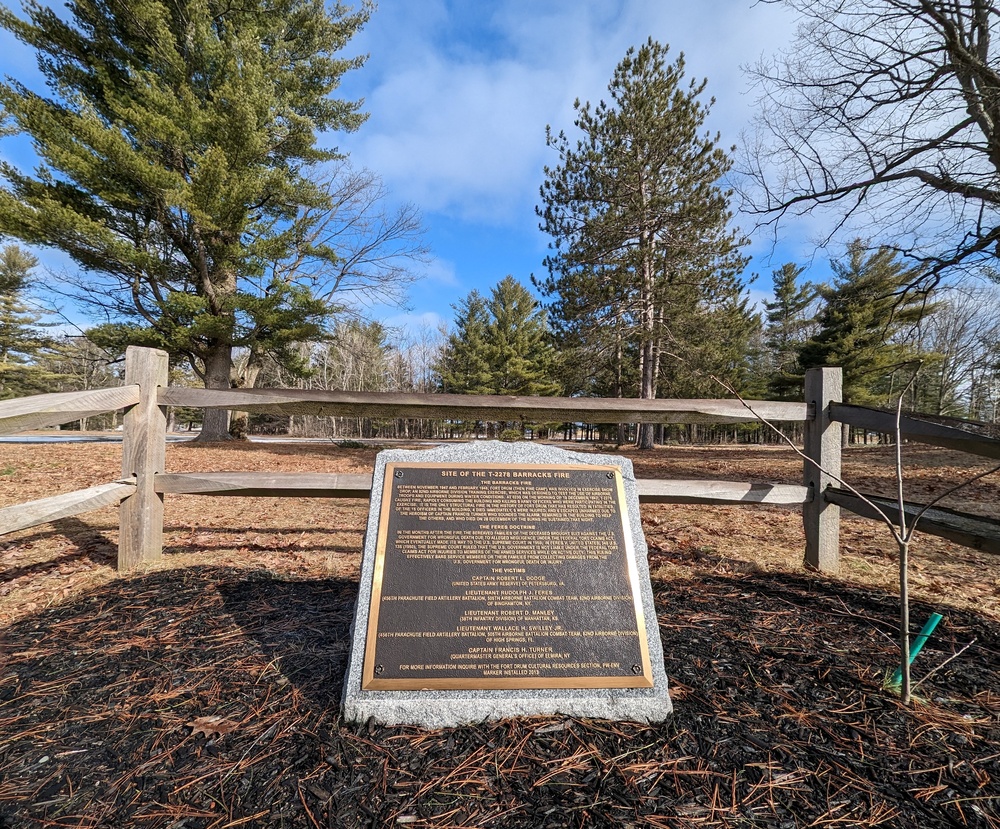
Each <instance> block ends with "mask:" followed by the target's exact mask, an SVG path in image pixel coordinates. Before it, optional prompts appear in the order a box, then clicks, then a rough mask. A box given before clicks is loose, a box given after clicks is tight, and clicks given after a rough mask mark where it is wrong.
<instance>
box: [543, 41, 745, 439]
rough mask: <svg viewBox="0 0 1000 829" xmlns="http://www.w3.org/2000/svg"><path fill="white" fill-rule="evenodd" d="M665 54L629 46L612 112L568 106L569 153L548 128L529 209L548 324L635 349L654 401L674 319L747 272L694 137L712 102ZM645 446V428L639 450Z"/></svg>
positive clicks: (703, 139) (674, 342) (722, 158)
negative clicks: (544, 245)
mask: <svg viewBox="0 0 1000 829" xmlns="http://www.w3.org/2000/svg"><path fill="white" fill-rule="evenodd" d="M666 56H667V47H665V46H662V45H660V44H659V43H657V42H656V41H654V40H653V39H650V40H649V41H648V42H647V43H646V44H645V45H643V46H642V47H640V48H639V49H630V50H629V51H628V52H627V53H626V55H625V58H624V59H623V60H622V62H621V63H620V64H619V65H618V67H617V68H616V69H615V72H614V75H613V77H612V79H611V83H610V85H609V87H608V92H609V95H610V101H611V103H610V104H608V103H605V102H604V101H601V102H600V103H599V104H598V105H597V106H596V107H593V108H592V107H591V106H590V104H589V103H587V104H581V103H580V102H579V101H577V102H576V104H575V105H574V106H575V109H576V112H577V118H576V120H575V122H574V123H575V125H576V127H577V129H578V130H579V131H580V132H581V133H582V136H583V137H582V138H581V139H580V140H578V141H577V142H576V144H575V145H573V144H571V143H570V141H569V139H568V138H567V137H566V135H565V134H564V133H561V132H560V133H559V134H558V135H553V134H552V131H551V130H547V144H548V146H550V147H552V148H553V149H555V150H556V152H557V153H558V155H559V164H558V166H556V167H554V168H549V167H546V168H545V182H544V183H543V185H542V188H541V200H542V205H541V206H540V207H538V208H537V213H538V215H539V217H540V218H541V220H542V221H541V225H540V227H541V229H542V230H544V231H545V232H546V233H548V234H549V235H550V236H551V237H552V243H551V245H550V247H551V249H552V251H553V252H552V254H551V255H550V256H549V257H548V258H547V259H546V265H547V267H548V270H549V276H548V278H547V279H545V280H543V281H540V282H538V285H539V287H540V288H541V289H542V291H543V292H544V293H545V294H546V295H547V296H550V297H556V300H555V301H554V302H553V304H552V306H551V310H552V313H553V317H554V318H556V319H558V322H557V323H556V325H557V327H558V328H559V329H560V330H562V331H571V332H573V333H575V334H576V335H577V336H578V337H579V338H580V339H581V341H587V340H590V341H593V340H594V339H595V338H596V340H597V342H596V343H595V346H594V349H595V350H596V351H600V352H602V353H604V354H614V355H616V356H618V355H621V357H622V358H624V355H625V354H627V353H629V352H630V351H632V352H634V354H635V355H636V356H637V358H638V395H639V396H640V397H642V398H653V397H655V396H656V394H657V388H658V386H659V384H660V383H659V380H660V378H659V374H660V367H661V357H662V355H663V353H664V352H665V351H666V350H667V349H668V348H669V349H673V350H680V351H682V350H683V349H684V343H683V341H682V340H681V338H680V337H679V336H678V329H679V328H680V327H681V326H680V325H679V321H680V320H681V319H683V318H685V317H687V316H689V315H691V314H696V313H698V312H699V311H701V310H705V309H707V308H712V307H716V306H718V305H719V304H724V303H725V302H727V301H729V300H730V299H731V298H732V297H734V296H735V295H738V294H739V292H740V290H741V288H742V286H741V285H740V283H739V281H738V279H737V274H738V273H739V272H740V271H741V270H742V268H743V266H744V264H745V260H744V259H743V257H741V256H740V255H739V248H740V246H741V244H742V243H743V240H741V239H740V238H738V237H737V235H736V234H734V233H733V232H732V231H730V230H729V228H728V225H729V220H730V213H729V210H728V198H729V194H728V193H727V192H725V191H723V190H722V189H720V188H719V186H718V181H719V180H720V178H721V177H722V176H723V175H724V174H725V173H726V172H727V170H728V169H729V167H730V161H729V158H728V156H727V155H726V153H725V152H724V151H723V150H721V149H719V148H718V147H717V146H716V142H717V141H718V135H716V136H715V137H714V138H713V137H711V136H708V135H701V134H699V131H700V130H701V128H702V126H703V124H704V121H705V118H706V116H707V115H708V109H709V106H710V105H711V103H709V105H707V106H706V105H703V104H702V103H700V102H699V96H700V95H701V94H702V92H703V91H704V89H705V82H704V81H703V82H701V83H692V84H690V85H689V86H688V87H687V88H686V89H685V88H683V87H682V81H683V78H684V58H683V55H682V56H680V57H679V58H678V59H677V60H676V61H675V62H674V63H673V64H670V65H668V64H667V62H666ZM616 339H617V341H616ZM623 341H624V342H623ZM625 343H628V344H629V345H631V346H632V348H631V349H630V348H627V347H623V346H624V344H625ZM612 373H613V374H615V375H617V376H619V377H620V376H623V375H624V371H623V370H622V367H621V366H618V367H616V368H614V369H613V371H612ZM652 438H653V431H652V428H651V425H650V424H646V425H645V426H644V427H643V428H641V429H640V445H641V446H643V447H651V446H652Z"/></svg>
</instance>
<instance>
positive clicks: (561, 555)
mask: <svg viewBox="0 0 1000 829" xmlns="http://www.w3.org/2000/svg"><path fill="white" fill-rule="evenodd" d="M626 520H627V510H626V508H625V492H624V488H623V486H622V478H621V472H620V470H619V469H618V467H616V466H590V465H585V464H579V465H576V464H568V465H553V466H542V465H528V464H489V465H488V464H482V465H471V466H470V465H458V464H424V463H390V464H387V465H386V471H385V485H384V490H383V493H382V511H381V515H380V517H379V524H378V541H377V548H376V557H375V574H374V582H373V585H372V597H371V607H370V610H369V620H368V639H367V642H366V647H365V659H364V669H363V672H362V676H363V681H362V688H363V689H364V690H371V691H380V690H400V691H402V690H406V691H415V690H422V689H449V690H460V689H506V688H650V687H652V686H653V678H652V671H651V668H650V661H649V651H648V644H647V641H646V625H645V621H644V619H643V611H642V604H641V599H640V595H639V590H638V577H637V572H636V565H635V554H634V551H633V549H632V534H631V531H630V529H629V527H627V526H626Z"/></svg>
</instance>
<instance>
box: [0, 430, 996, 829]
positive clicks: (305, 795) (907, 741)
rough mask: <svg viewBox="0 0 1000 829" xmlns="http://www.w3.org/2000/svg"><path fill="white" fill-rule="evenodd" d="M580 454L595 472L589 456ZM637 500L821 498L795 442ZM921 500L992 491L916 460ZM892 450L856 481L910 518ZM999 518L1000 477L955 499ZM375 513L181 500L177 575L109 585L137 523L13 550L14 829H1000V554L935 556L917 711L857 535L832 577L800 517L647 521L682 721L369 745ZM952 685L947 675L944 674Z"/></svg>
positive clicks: (885, 547)
mask: <svg viewBox="0 0 1000 829" xmlns="http://www.w3.org/2000/svg"><path fill="white" fill-rule="evenodd" d="M570 448H574V449H579V448H580V447H579V446H578V445H575V446H572V447H570ZM120 453H121V449H120V446H118V445H115V444H108V443H97V444H83V445H80V444H54V445H42V444H35V445H23V444H4V445H2V446H0V507H4V506H8V505H12V504H17V503H22V502H24V501H28V500H32V499H35V498H40V497H45V496H47V495H52V494H56V493H58V492H67V491H71V490H75V489H81V488H84V487H88V486H93V485H96V484H101V483H107V482H109V481H112V480H114V479H116V478H117V477H118V476H119V468H120V462H121V461H120V457H121V455H120ZM625 454H627V455H628V456H629V457H631V458H632V459H633V461H634V463H635V467H636V475H637V477H642V478H653V477H662V478H706V479H723V480H734V481H740V480H742V481H754V482H773V483H798V482H799V480H800V478H801V469H802V465H801V461H800V460H799V459H798V458H797V457H796V456H795V455H794V454H793V453H792V452H791V451H789V450H786V449H782V448H775V447H663V448H661V449H657V450H654V451H652V452H647V453H638V452H626V453H625ZM374 457H375V449H374V448H371V449H368V448H366V449H342V448H339V447H337V446H336V445H335V444H332V443H330V444H305V445H304V444H280V443H252V444H238V445H216V446H198V445H195V444H184V443H178V444H173V443H172V444H169V445H168V447H167V471H170V472H183V471H207V470H215V471H241V470H247V471H249V470H256V471H285V472H293V471H307V472H369V471H370V470H371V468H372V466H373V461H374ZM904 459H905V466H906V479H907V483H906V492H907V498H908V499H909V500H912V501H926V500H929V499H930V498H931V497H933V496H934V495H935V494H937V493H938V492H941V491H943V490H945V489H947V488H948V487H949V486H950V485H951V484H952V483H954V482H956V481H958V480H961V479H962V478H963V477H967V476H970V475H972V474H975V473H976V472H978V471H982V470H983V469H986V468H988V466H989V464H986V463H979V462H978V461H977V459H975V458H972V457H970V456H964V455H959V454H957V453H952V452H947V451H944V450H937V449H929V448H918V447H907V448H906V451H905V458H904ZM892 469H893V455H892V451H891V450H888V449H885V448H874V447H873V448H852V449H850V450H848V451H847V452H846V453H845V458H844V477H845V478H846V479H847V480H848V481H849V482H850V483H852V484H853V485H855V486H856V487H858V488H859V489H861V490H862V491H865V492H871V493H876V494H884V495H892V494H893V492H894V485H893V483H892ZM944 505H945V506H949V507H951V508H953V509H959V510H962V511H966V512H972V513H976V514H981V515H986V516H991V517H1000V474H998V475H994V476H990V477H988V478H985V479H982V480H980V481H977V482H976V483H974V484H972V485H971V486H969V487H967V488H966V489H963V490H961V491H960V492H959V493H957V494H956V495H955V496H952V497H950V498H949V499H948V500H947V501H945V503H944ZM366 513H367V503H366V502H364V501H360V500H344V501H326V500H319V499H291V498H289V499H279V498H205V497H195V496H168V500H167V504H166V526H165V551H164V557H163V561H162V563H161V564H159V565H157V566H155V567H153V568H151V569H150V570H148V571H146V572H142V573H138V574H132V575H119V574H117V573H116V572H115V570H114V561H115V555H116V546H117V510H115V509H114V508H107V509H102V510H97V511H94V512H91V513H87V514H85V515H82V516H79V517H77V518H72V519H64V520H61V521H58V522H55V523H54V524H52V525H48V526H43V527H39V528H35V529H33V530H26V531H22V532H19V533H15V534H11V535H8V536H4V537H3V538H2V539H0V828H2V829H14V827H17V829H20V827H36V826H37V827H49V826H52V827H55V826H60V827H132V826H135V827H164V829H167V827H170V829H182V827H185V828H186V829H203V828H204V829H207V828H208V827H212V828H213V829H223V828H224V827H238V826H249V827H254V826H276V827H304V828H305V829H309V827H328V826H345V827H354V826H414V827H458V826H496V827H521V826H530V827H577V826H578V827H584V826H595V827H600V826H618V827H687V826H767V827H771V826H773V827H789V829H791V827H803V826H817V827H818V826H824V827H826V826H842V827H848V826H876V825H880V826H898V827H904V826H907V827H908V826H922V827H939V826H940V827H946V826H948V827H952V826H975V827H993V828H994V829H996V828H1000V672H998V669H1000V571H998V568H997V564H998V562H997V558H996V557H995V556H990V555H987V554H984V553H981V552H977V551H975V550H969V549H965V548H962V547H959V546H957V545H955V544H952V543H950V542H947V541H944V540H941V539H937V538H933V537H930V536H922V535H918V536H917V540H916V542H915V544H914V548H913V551H912V557H913V562H912V576H911V581H912V590H913V594H914V597H915V600H914V606H913V610H912V617H913V624H914V630H916V629H918V628H919V626H920V625H921V624H922V623H923V621H924V620H925V619H926V618H927V617H928V616H929V614H930V613H931V612H934V611H937V612H939V613H942V614H943V615H944V617H945V618H944V621H943V622H942V623H941V625H940V626H939V627H938V630H937V631H936V632H935V634H934V636H933V637H932V639H931V640H930V642H929V644H928V646H927V647H926V648H925V650H924V651H923V653H922V654H921V655H920V656H919V657H918V659H917V660H916V662H915V663H914V676H915V679H916V680H921V679H923V681H922V682H921V684H920V685H919V686H918V687H917V689H916V694H917V700H916V702H915V703H914V705H912V706H911V707H908V708H907V707H903V706H901V705H900V703H899V700H898V698H897V697H896V696H894V695H893V694H892V693H891V692H890V691H887V690H886V689H885V687H884V686H885V680H886V677H887V675H888V673H889V672H891V670H892V668H893V667H894V660H895V658H896V657H895V654H896V650H897V649H896V644H895V642H896V637H897V631H898V627H897V618H898V600H897V597H896V584H897V578H898V576H897V572H896V552H895V545H894V544H893V542H892V539H891V537H890V536H889V534H888V532H887V530H886V529H885V528H884V527H882V526H880V525H879V524H877V523H874V522H870V521H864V520H862V519H855V518H852V517H849V516H848V517H845V519H844V521H843V526H842V533H841V537H842V550H843V553H844V557H843V566H842V569H841V572H840V574H839V575H837V576H826V575H818V574H815V573H809V572H806V571H804V570H803V568H802V566H801V558H802V549H803V535H802V524H801V517H800V515H799V514H798V511H797V510H794V509H786V508H780V507H760V506H750V507H747V506H739V507H708V506H701V505H698V506H686V505H658V506H644V507H643V510H642V518H643V527H644V530H645V533H646V540H647V544H648V545H649V558H650V565H651V571H652V577H653V588H654V593H655V597H656V602H657V608H658V615H659V621H660V631H661V635H662V638H663V644H664V651H665V661H666V672H667V676H668V677H669V679H670V692H671V697H672V699H673V701H674V708H675V710H674V714H673V715H672V717H671V718H670V719H669V720H668V721H667V722H665V723H662V724H657V725H638V724H631V723H622V722H612V721H604V720H587V719H566V718H562V717H547V718H534V719H532V718H517V719H509V720H502V721H500V722H494V723H485V724H479V725H471V726H465V727H460V728H447V729H441V730H434V731H428V730H422V729H418V728H409V727H392V728H388V727H382V726H378V725H375V724H366V725H363V726H356V725H351V724H347V723H344V722H342V721H341V719H340V715H339V699H340V694H341V689H342V683H343V674H344V670H345V666H346V658H347V646H348V641H347V638H348V631H349V628H350V624H351V620H352V617H353V612H354V602H355V600H356V597H357V580H358V570H359V564H360V552H361V548H362V534H363V526H364V520H365V516H366ZM931 671H933V673H931V674H930V676H927V675H928V673H930V672H931Z"/></svg>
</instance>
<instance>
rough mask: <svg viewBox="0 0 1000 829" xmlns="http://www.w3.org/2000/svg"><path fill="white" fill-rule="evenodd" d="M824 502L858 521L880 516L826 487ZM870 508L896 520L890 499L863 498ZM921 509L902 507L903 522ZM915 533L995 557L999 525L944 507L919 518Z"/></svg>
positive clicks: (842, 492) (998, 547) (848, 495)
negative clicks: (941, 539) (955, 543)
mask: <svg viewBox="0 0 1000 829" xmlns="http://www.w3.org/2000/svg"><path fill="white" fill-rule="evenodd" d="M824 496H825V498H826V499H827V500H828V501H829V502H830V503H832V504H838V505H839V506H841V507H843V508H844V509H846V510H850V511H851V512H853V513H854V514H855V515H860V516H861V517H862V518H871V519H874V520H876V521H881V520H883V519H882V516H881V515H879V514H878V512H876V510H875V509H873V508H872V505H871V504H866V503H865V502H864V501H863V500H862V499H861V498H859V497H858V496H857V495H855V494H854V493H853V492H848V491H846V490H843V489H839V488H837V489H835V488H833V487H830V488H829V489H827V490H826V491H825V492H824ZM865 498H867V499H868V500H869V501H871V503H872V504H874V505H875V506H877V507H878V508H879V509H880V510H882V512H884V513H885V515H887V516H888V517H889V519H890V520H893V521H895V520H896V519H897V518H898V516H899V503H898V501H895V500H893V499H892V498H880V497H878V496H875V495H865ZM922 509H923V505H921V504H914V503H904V505H903V512H904V513H905V514H906V518H907V521H908V522H909V523H910V525H911V526H912V523H913V521H914V519H915V518H916V517H917V515H918V514H919V513H920V510H922ZM917 532H923V533H927V534H928V535H936V536H940V537H941V538H947V539H948V540H949V541H955V542H957V543H958V544H961V545H962V546H963V547H971V548H972V549H974V550H982V551H983V552H984V553H995V554H997V555H1000V521H997V520H995V519H992V518H983V517H982V516H979V515H969V514H968V513H964V512H956V511H955V510H950V509H945V508H944V507H931V508H930V509H928V510H927V511H926V512H925V513H924V514H923V515H922V516H921V518H920V521H919V523H918V524H917Z"/></svg>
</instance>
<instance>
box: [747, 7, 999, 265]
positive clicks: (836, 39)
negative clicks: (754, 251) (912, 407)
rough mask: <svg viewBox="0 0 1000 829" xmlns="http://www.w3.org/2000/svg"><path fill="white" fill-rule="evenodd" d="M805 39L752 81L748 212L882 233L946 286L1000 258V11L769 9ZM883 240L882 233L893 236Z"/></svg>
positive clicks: (759, 69)
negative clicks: (792, 19)
mask: <svg viewBox="0 0 1000 829" xmlns="http://www.w3.org/2000/svg"><path fill="white" fill-rule="evenodd" d="M763 1H764V2H776V3H782V4H783V5H785V6H786V7H788V8H789V9H791V10H792V11H794V12H795V13H796V14H797V16H798V17H799V21H800V22H799V28H798V35H797V38H796V40H795V41H794V43H792V44H791V45H790V46H789V47H788V48H787V49H786V50H785V51H783V52H782V53H780V54H779V55H778V56H777V57H775V58H773V59H770V60H764V61H762V62H760V63H759V64H757V65H756V66H755V67H754V68H753V69H752V70H751V74H752V76H753V78H754V79H755V82H756V83H755V86H756V89H757V92H758V95H759V107H758V112H759V115H758V118H757V125H756V126H757V129H756V133H755V135H754V136H753V137H752V138H749V139H748V140H747V141H746V142H745V152H744V153H743V158H742V168H743V169H742V171H743V173H745V175H746V178H745V179H744V189H743V195H744V196H745V205H744V206H745V207H746V208H747V209H749V210H751V211H752V212H755V213H757V214H758V215H761V216H762V220H763V221H765V222H768V223H773V224H774V225H775V226H777V223H778V222H779V221H780V220H781V219H782V218H783V217H787V216H794V215H801V214H804V213H809V212H810V211H813V210H814V209H816V208H818V207H826V208H830V209H832V210H833V211H834V215H835V216H836V217H837V221H836V222H835V225H834V229H833V230H832V231H831V232H830V234H829V236H828V238H832V237H833V236H834V235H835V234H836V233H837V232H838V231H839V230H841V229H842V228H844V227H847V226H849V225H851V224H857V223H861V222H865V223H866V224H867V225H868V226H871V222H872V221H873V220H874V221H876V222H877V224H878V226H880V227H881V228H883V229H884V232H890V231H891V232H892V234H893V236H894V238H895V244H896V247H897V249H898V250H900V251H902V252H904V253H907V254H909V255H910V256H913V257H914V258H916V259H918V260H920V261H921V262H923V263H925V264H926V265H927V266H928V270H927V273H928V274H929V275H930V276H932V277H934V278H937V277H939V276H940V274H941V273H942V272H943V271H944V270H945V269H946V268H951V267H954V266H958V265H961V266H964V267H973V266H983V265H987V266H992V263H993V260H994V258H995V257H996V256H997V255H998V250H1000V249H998V245H1000V94H998V90H1000V53H998V51H997V47H996V44H995V43H994V40H995V38H996V36H998V35H1000V9H998V7H997V5H996V4H995V3H993V2H989V1H988V0H763ZM882 235H883V233H880V236H882Z"/></svg>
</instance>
